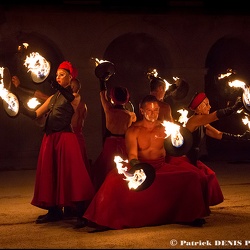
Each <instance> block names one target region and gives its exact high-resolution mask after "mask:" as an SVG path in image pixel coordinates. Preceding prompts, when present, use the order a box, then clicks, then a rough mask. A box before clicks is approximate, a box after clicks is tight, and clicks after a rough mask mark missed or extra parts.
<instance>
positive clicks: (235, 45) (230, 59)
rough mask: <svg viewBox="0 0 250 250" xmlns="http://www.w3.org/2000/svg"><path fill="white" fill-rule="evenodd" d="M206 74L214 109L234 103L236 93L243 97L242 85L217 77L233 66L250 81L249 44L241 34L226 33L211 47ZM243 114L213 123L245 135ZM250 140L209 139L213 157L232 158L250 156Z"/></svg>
mask: <svg viewBox="0 0 250 250" xmlns="http://www.w3.org/2000/svg"><path fill="white" fill-rule="evenodd" d="M205 66H206V68H207V74H206V75H205V91H206V94H207V96H208V98H209V100H210V105H211V107H212V108H211V111H210V112H212V111H214V110H217V109H220V108H225V107H226V106H227V105H233V104H234V102H235V100H236V98H237V96H242V93H243V90H242V89H241V88H233V87H230V86H229V85H228V81H229V79H228V78H223V79H218V76H219V74H223V73H226V72H227V69H232V70H233V71H235V72H236V74H235V76H236V77H237V79H239V80H241V81H244V82H246V83H249V82H250V71H249V68H250V44H249V43H248V42H247V41H245V40H244V38H242V37H233V36H225V37H223V38H221V39H219V40H218V41H217V42H216V43H215V44H214V45H213V46H212V47H211V49H210V51H209V52H208V55H207V58H206V65H205ZM242 118H243V114H233V115H231V116H229V117H225V118H222V119H220V120H218V121H216V122H214V123H213V124H212V125H213V126H214V127H216V128H217V129H219V130H221V131H224V132H229V133H233V134H242V133H244V131H245V130H246V129H247V126H246V125H244V124H243V122H242ZM249 146H250V142H235V141H232V142H223V141H219V140H215V139H212V138H207V148H208V152H209V153H210V155H211V156H213V157H216V158H218V159H223V158H226V159H228V160H231V161H238V160H246V159H249V156H248V148H249Z"/></svg>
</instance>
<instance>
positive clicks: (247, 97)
mask: <svg viewBox="0 0 250 250" xmlns="http://www.w3.org/2000/svg"><path fill="white" fill-rule="evenodd" d="M228 85H229V86H230V87H235V88H242V89H243V100H244V101H245V103H246V105H247V106H250V89H249V87H248V86H247V85H246V83H245V82H242V81H239V80H234V81H232V82H231V81H230V82H228Z"/></svg>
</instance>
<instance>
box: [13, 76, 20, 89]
mask: <svg viewBox="0 0 250 250" xmlns="http://www.w3.org/2000/svg"><path fill="white" fill-rule="evenodd" d="M11 81H12V83H13V84H14V85H15V87H16V88H17V87H18V86H19V85H20V80H19V78H18V77H17V76H12V78H11Z"/></svg>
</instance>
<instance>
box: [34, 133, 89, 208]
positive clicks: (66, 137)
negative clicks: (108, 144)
mask: <svg viewBox="0 0 250 250" xmlns="http://www.w3.org/2000/svg"><path fill="white" fill-rule="evenodd" d="M93 196H94V187H93V184H92V182H91V179H90V177H89V174H88V172H87V169H86V166H85V164H84V161H83V158H82V154H81V150H80V146H79V144H78V141H77V138H76V135H75V134H74V133H70V132H57V133H53V134H50V135H46V134H45V135H44V137H43V140H42V144H41V148H40V152H39V157H38V163H37V170H36V180H35V189H34V196H33V199H32V201H31V204H32V205H34V206H37V207H40V208H44V209H48V208H49V207H51V206H61V207H63V206H72V205H74V202H77V201H85V200H91V199H92V198H93Z"/></svg>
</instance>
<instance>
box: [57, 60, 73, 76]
mask: <svg viewBox="0 0 250 250" xmlns="http://www.w3.org/2000/svg"><path fill="white" fill-rule="evenodd" d="M58 69H66V70H68V71H69V73H70V74H71V75H72V77H73V78H76V77H77V75H78V71H77V69H76V68H75V67H73V65H72V64H71V62H68V61H64V62H62V63H61V64H60V65H59V67H58Z"/></svg>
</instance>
